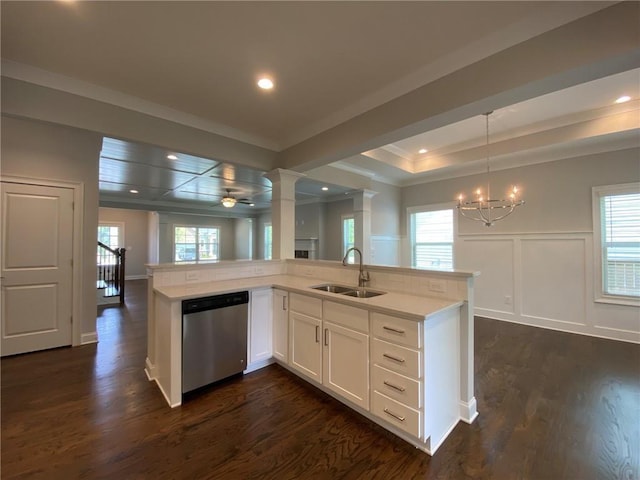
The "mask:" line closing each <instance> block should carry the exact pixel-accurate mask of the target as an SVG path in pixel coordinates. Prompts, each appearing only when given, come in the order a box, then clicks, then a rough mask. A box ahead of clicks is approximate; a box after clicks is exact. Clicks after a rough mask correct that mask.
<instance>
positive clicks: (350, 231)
mask: <svg viewBox="0 0 640 480" xmlns="http://www.w3.org/2000/svg"><path fill="white" fill-rule="evenodd" d="M355 237H356V233H355V219H354V218H353V217H342V252H343V255H344V253H346V251H347V250H349V249H350V248H352V247H355V246H356V240H355ZM354 262H355V252H350V253H349V256H348V257H347V263H354Z"/></svg>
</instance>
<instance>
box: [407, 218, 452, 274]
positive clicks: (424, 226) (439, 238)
mask: <svg viewBox="0 0 640 480" xmlns="http://www.w3.org/2000/svg"><path fill="white" fill-rule="evenodd" d="M454 218H455V216H454V214H453V209H451V208H447V209H439V208H438V207H434V209H425V208H421V209H420V210H418V211H413V212H410V229H411V232H410V239H411V265H412V266H413V267H417V268H428V269H433V270H452V269H453V238H454Z"/></svg>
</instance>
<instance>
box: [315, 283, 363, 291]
mask: <svg viewBox="0 0 640 480" xmlns="http://www.w3.org/2000/svg"><path fill="white" fill-rule="evenodd" d="M311 288H313V289H314V290H322V291H323V292H330V293H346V292H351V291H353V287H345V286H343V285H334V284H332V283H326V284H324V285H316V286H315V287H311Z"/></svg>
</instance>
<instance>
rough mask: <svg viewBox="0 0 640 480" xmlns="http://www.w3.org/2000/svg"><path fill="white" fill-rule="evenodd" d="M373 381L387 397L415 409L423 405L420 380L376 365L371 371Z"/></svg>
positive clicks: (378, 389) (376, 388) (377, 388)
mask: <svg viewBox="0 0 640 480" xmlns="http://www.w3.org/2000/svg"><path fill="white" fill-rule="evenodd" d="M371 383H372V385H373V389H374V390H377V391H378V392H380V393H384V394H385V395H386V396H387V397H391V398H393V399H394V400H398V401H399V402H402V403H404V404H405V405H408V406H409V407H412V408H415V409H418V408H420V407H422V395H420V382H419V381H417V380H414V379H412V378H408V377H405V376H404V375H400V374H399V373H395V372H392V371H391V370H387V369H386V368H382V367H381V366H379V365H374V366H373V370H372V371H371Z"/></svg>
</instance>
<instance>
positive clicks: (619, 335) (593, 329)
mask: <svg viewBox="0 0 640 480" xmlns="http://www.w3.org/2000/svg"><path fill="white" fill-rule="evenodd" d="M474 315H475V316H476V317H483V318H489V319H491V320H499V321H501V322H509V323H516V324H518V325H526V326H528V327H537V328H544V329H546V330H555V331H556V332H564V333H574V334H577V335H585V336H587V337H596V338H602V339H605V340H616V341H618V342H628V343H636V344H638V343H640V332H632V331H629V330H619V329H614V328H608V327H601V326H598V325H596V326H589V325H584V324H580V323H572V322H564V321H562V320H545V323H542V320H538V319H532V317H522V316H520V317H519V316H517V315H514V314H508V315H503V314H501V313H500V312H497V311H495V310H488V309H484V308H478V307H476V308H475V310H474Z"/></svg>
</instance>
